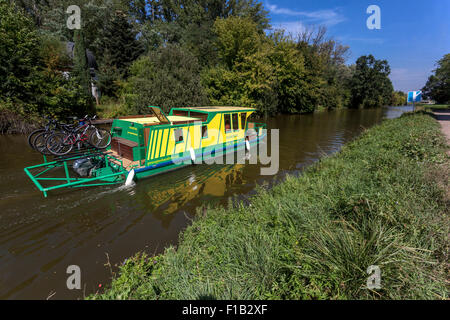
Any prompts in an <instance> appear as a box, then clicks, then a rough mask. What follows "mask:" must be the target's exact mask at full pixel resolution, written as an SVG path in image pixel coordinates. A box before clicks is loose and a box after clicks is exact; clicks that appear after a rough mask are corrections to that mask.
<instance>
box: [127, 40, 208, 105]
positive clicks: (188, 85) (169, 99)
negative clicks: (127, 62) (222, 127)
mask: <svg viewBox="0 0 450 320" xmlns="http://www.w3.org/2000/svg"><path fill="white" fill-rule="evenodd" d="M199 74H200V67H199V65H198V62H197V59H196V58H195V56H193V55H192V54H190V53H189V52H187V51H185V50H183V49H182V48H181V47H179V46H176V45H167V46H165V47H161V48H159V49H158V50H156V51H152V52H151V53H150V54H148V55H145V56H142V57H141V58H140V59H138V60H137V61H135V62H134V63H133V65H132V66H131V68H130V78H129V79H128V81H127V82H126V83H125V84H124V88H123V99H124V101H125V103H126V106H127V107H128V110H130V111H131V112H134V113H145V112H147V107H148V106H149V105H156V106H160V107H162V108H163V110H164V111H169V109H170V108H171V107H187V106H192V105H202V104H205V103H207V99H206V97H205V95H204V93H203V89H202V87H201V85H200V75H199Z"/></svg>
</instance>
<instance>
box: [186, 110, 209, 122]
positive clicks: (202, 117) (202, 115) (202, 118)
mask: <svg viewBox="0 0 450 320" xmlns="http://www.w3.org/2000/svg"><path fill="white" fill-rule="evenodd" d="M189 116H190V117H191V118H197V119H199V120H200V121H202V122H205V121H206V120H207V119H208V115H207V114H206V113H201V112H194V111H191V113H190V114H189Z"/></svg>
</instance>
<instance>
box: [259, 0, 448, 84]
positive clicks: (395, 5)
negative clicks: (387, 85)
mask: <svg viewBox="0 0 450 320" xmlns="http://www.w3.org/2000/svg"><path fill="white" fill-rule="evenodd" d="M261 1H262V2H263V3H264V6H265V8H266V10H268V11H269V15H270V18H271V24H272V26H273V27H274V28H283V29H285V30H286V31H288V32H291V33H293V34H295V33H297V32H298V31H301V30H302V29H303V28H304V27H305V26H312V25H325V26H327V28H328V36H330V37H333V38H334V39H337V40H339V41H341V42H342V43H343V44H346V45H348V46H349V47H350V51H351V54H350V57H349V59H348V61H347V63H349V64H350V63H354V62H355V61H356V59H357V58H358V57H359V56H361V55H367V54H373V55H374V56H375V58H377V59H386V60H388V62H389V65H390V66H391V69H392V72H391V76H390V77H391V80H392V82H393V84H394V88H395V90H402V91H405V92H406V91H411V90H418V89H421V88H422V87H423V86H424V85H425V83H426V81H427V78H428V76H429V75H430V74H431V72H432V70H433V69H435V63H436V61H437V60H439V59H440V58H442V56H443V55H444V54H446V53H450V1H449V0H427V1H424V0H390V1H388V0H386V1H375V0H372V1H365V0H342V1H337V0H297V1H294V0H261ZM369 5H378V6H379V7H380V9H381V29H380V30H376V29H374V30H369V29H368V28H367V26H366V21H367V18H368V17H369V16H370V14H367V13H366V10H367V7H369Z"/></svg>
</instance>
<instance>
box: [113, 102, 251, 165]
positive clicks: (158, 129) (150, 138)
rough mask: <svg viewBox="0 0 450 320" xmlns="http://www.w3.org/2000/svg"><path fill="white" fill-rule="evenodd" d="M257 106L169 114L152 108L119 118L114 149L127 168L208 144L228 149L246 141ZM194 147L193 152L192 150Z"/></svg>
mask: <svg viewBox="0 0 450 320" xmlns="http://www.w3.org/2000/svg"><path fill="white" fill-rule="evenodd" d="M253 112H255V109H253V108H244V107H196V108H173V109H171V111H170V113H169V115H166V114H164V112H163V111H162V110H161V109H160V108H158V107H153V106H152V107H149V114H148V115H139V116H126V117H121V118H118V119H115V120H114V121H113V124H112V128H111V135H112V142H111V146H110V152H112V153H113V154H114V156H117V157H118V158H121V159H122V161H123V166H124V167H126V168H141V167H147V166H152V165H155V164H157V163H160V162H164V161H168V160H170V159H173V156H175V157H177V156H179V157H183V156H184V157H185V156H186V153H189V152H195V153H201V152H202V150H203V149H204V148H206V147H213V146H217V145H220V146H223V147H225V148H227V147H228V146H230V145H234V144H236V143H239V142H241V143H242V142H245V139H246V130H247V129H250V128H254V127H255V124H254V123H248V118H249V116H250V115H251V114H252V113H253ZM191 150H193V151H191Z"/></svg>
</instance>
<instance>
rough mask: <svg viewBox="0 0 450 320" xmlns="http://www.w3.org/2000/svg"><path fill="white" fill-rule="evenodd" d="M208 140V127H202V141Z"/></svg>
mask: <svg viewBox="0 0 450 320" xmlns="http://www.w3.org/2000/svg"><path fill="white" fill-rule="evenodd" d="M205 138H208V126H207V125H204V126H202V139H205Z"/></svg>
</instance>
